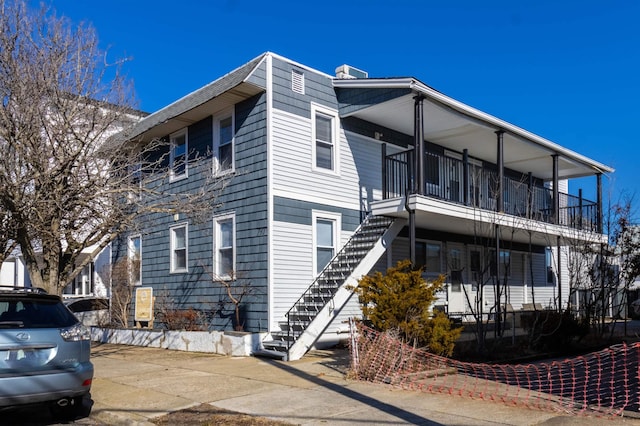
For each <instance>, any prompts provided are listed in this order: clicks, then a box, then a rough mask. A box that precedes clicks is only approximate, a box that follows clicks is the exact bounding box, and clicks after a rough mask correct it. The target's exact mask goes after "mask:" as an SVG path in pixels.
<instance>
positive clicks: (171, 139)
mask: <svg viewBox="0 0 640 426" xmlns="http://www.w3.org/2000/svg"><path fill="white" fill-rule="evenodd" d="M180 136H184V173H183V174H181V175H175V174H174V172H173V169H174V167H173V166H174V165H173V162H174V161H175V154H174V152H173V148H174V140H175V139H176V138H177V137H180ZM188 177H189V130H188V127H184V128H182V129H180V130H178V131H177V132H173V133H172V134H171V135H170V136H169V182H174V181H177V180H182V179H186V178H188Z"/></svg>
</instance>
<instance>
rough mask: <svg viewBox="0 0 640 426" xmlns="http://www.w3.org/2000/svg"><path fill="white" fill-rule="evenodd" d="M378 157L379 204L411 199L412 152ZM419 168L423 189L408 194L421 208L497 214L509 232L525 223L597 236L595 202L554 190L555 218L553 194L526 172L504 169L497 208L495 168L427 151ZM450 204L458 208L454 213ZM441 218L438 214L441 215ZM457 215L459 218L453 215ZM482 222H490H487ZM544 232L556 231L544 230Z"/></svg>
mask: <svg viewBox="0 0 640 426" xmlns="http://www.w3.org/2000/svg"><path fill="white" fill-rule="evenodd" d="M383 156H384V164H383V200H393V199H395V200H408V198H407V197H408V196H410V195H411V192H412V191H411V190H410V188H412V187H413V182H414V174H413V171H412V170H413V168H414V158H413V157H414V151H413V150H407V151H402V152H398V153H394V154H389V155H387V154H386V148H383ZM423 164H424V167H425V187H424V188H423V189H422V191H418V190H416V191H413V192H414V193H415V194H413V195H414V196H418V197H421V198H422V201H421V203H422V204H424V203H425V202H429V203H430V204H431V205H438V204H439V205H440V206H448V207H445V208H441V211H445V212H454V211H456V210H457V211H458V212H460V211H461V210H460V208H462V211H465V210H466V211H467V213H468V211H469V210H473V211H476V212H479V213H482V212H484V213H485V214H484V215H482V214H476V217H478V218H480V217H484V218H485V219H487V218H488V217H489V216H490V215H491V214H493V215H494V217H496V215H499V216H500V217H501V218H503V219H502V223H507V222H508V223H511V224H512V226H513V227H514V228H516V227H521V228H523V227H525V226H523V224H525V223H529V228H531V229H534V227H532V226H531V223H535V222H538V223H539V225H540V226H538V227H537V228H538V229H540V228H544V229H545V231H544V232H543V233H551V234H557V233H558V231H557V229H558V226H559V227H564V228H566V230H576V231H580V232H581V233H587V234H588V233H598V232H599V229H600V220H599V209H598V205H597V203H596V202H594V201H589V200H586V199H584V198H582V196H581V194H580V195H578V196H574V195H569V194H565V193H562V192H558V193H557V197H558V203H557V206H558V214H557V215H556V214H555V206H556V203H554V191H553V190H552V189H550V188H547V187H546V186H545V185H544V182H542V180H540V179H537V178H535V177H533V176H532V175H531V174H527V175H525V174H520V175H518V173H516V172H513V171H510V172H509V173H508V176H507V173H505V176H504V177H503V184H502V192H503V196H502V200H501V201H502V206H497V205H496V204H497V202H498V198H499V197H497V195H498V191H499V189H498V188H499V185H498V181H499V175H498V173H497V172H496V169H497V167H495V165H487V164H486V163H482V162H481V161H477V160H474V159H472V158H467V160H466V161H465V160H463V159H458V158H452V157H450V156H445V155H437V154H433V153H426V154H425V158H424V161H423ZM492 168H493V169H492ZM426 200H430V201H426ZM421 203H418V204H421ZM456 205H457V206H459V207H460V208H458V209H456V207H455V206H456ZM380 206H386V207H388V206H389V204H388V203H385V202H384V201H383V202H381V204H380ZM405 209H406V206H405ZM387 213H388V212H387ZM447 214H448V213H444V214H443V215H444V216H447ZM455 216H456V214H455V213H452V214H451V217H450V218H449V219H446V220H447V221H448V222H450V223H451V221H452V220H453V222H455ZM457 216H458V217H460V215H459V214H458V215H457ZM505 216H511V217H512V220H511V221H508V220H505V219H504V217H505ZM517 219H521V220H519V221H518V220H517ZM488 220H489V221H491V219H488ZM429 222H430V224H431V225H434V224H435V220H434V216H433V215H432V216H431V219H430V220H429ZM496 222H497V221H496ZM516 223H518V224H520V225H518V224H516ZM542 224H548V225H553V226H552V227H549V226H543V225H542ZM426 226H429V225H426ZM436 226H437V225H436ZM432 227H433V226H432ZM453 228H455V226H453ZM550 228H554V229H556V231H549V229H550ZM443 230H444V229H443ZM566 230H565V231H566ZM540 232H542V231H540V230H538V233H540ZM564 234H567V232H564ZM547 239H548V238H547Z"/></svg>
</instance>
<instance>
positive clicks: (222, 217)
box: [212, 212, 237, 279]
mask: <svg viewBox="0 0 640 426" xmlns="http://www.w3.org/2000/svg"><path fill="white" fill-rule="evenodd" d="M228 220H231V226H232V235H231V239H232V241H231V249H232V250H233V258H232V260H231V271H232V272H235V271H236V253H237V245H236V214H235V212H228V213H224V214H219V215H216V216H214V217H213V241H212V247H213V253H212V254H213V273H214V274H215V276H216V277H217V278H222V279H230V278H231V276H230V275H229V274H224V273H221V272H220V270H219V269H218V267H219V263H220V259H219V257H218V251H219V245H218V243H219V241H220V240H221V236H220V222H226V221H228Z"/></svg>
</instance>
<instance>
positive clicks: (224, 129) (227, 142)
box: [213, 113, 234, 172]
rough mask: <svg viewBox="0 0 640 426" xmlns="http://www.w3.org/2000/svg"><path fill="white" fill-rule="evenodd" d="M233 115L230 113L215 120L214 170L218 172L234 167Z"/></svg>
mask: <svg viewBox="0 0 640 426" xmlns="http://www.w3.org/2000/svg"><path fill="white" fill-rule="evenodd" d="M233 125H234V124H233V115H232V114H231V113H228V114H226V115H223V116H222V117H221V118H219V119H217V120H215V121H214V126H215V128H214V139H213V152H214V170H215V171H216V172H221V171H229V170H233V169H234V161H233V160H234V158H233V140H234V127H233Z"/></svg>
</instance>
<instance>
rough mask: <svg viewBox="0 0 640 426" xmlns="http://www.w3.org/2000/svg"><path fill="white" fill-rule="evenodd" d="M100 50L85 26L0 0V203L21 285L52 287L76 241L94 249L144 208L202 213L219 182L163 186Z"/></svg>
mask: <svg viewBox="0 0 640 426" xmlns="http://www.w3.org/2000/svg"><path fill="white" fill-rule="evenodd" d="M103 58H104V53H103V52H101V51H100V50H99V48H98V40H97V37H96V33H95V31H94V30H93V29H92V28H91V27H89V26H87V25H84V24H80V25H78V26H75V27H74V26H72V24H71V23H70V22H69V21H68V20H67V19H65V18H61V17H57V16H56V15H55V13H53V12H52V11H50V10H48V9H46V8H44V7H42V8H41V9H40V10H39V11H35V12H34V11H32V10H30V9H28V8H27V6H26V4H25V3H24V2H22V1H20V0H16V1H11V0H0V100H1V103H0V148H1V150H2V157H1V158H0V207H3V208H4V210H5V211H6V212H8V218H9V221H10V222H11V229H14V230H15V233H14V234H15V241H16V242H17V243H18V244H19V246H20V250H21V253H22V256H23V258H24V261H25V263H26V268H27V270H28V272H29V276H30V278H31V282H32V284H33V285H34V286H39V287H43V288H45V289H46V290H47V291H49V292H51V293H58V294H59V293H61V292H62V289H63V288H64V287H65V286H66V285H67V283H69V282H70V281H71V280H72V279H73V278H74V277H75V276H77V275H78V274H79V273H80V272H81V270H82V268H83V267H84V266H85V265H86V264H88V263H89V262H90V261H91V258H90V257H86V256H80V253H81V252H83V250H87V249H91V250H92V251H94V252H97V251H99V250H100V249H101V248H103V247H105V246H106V245H108V244H109V243H110V241H112V240H113V239H114V238H115V237H116V236H117V235H118V234H120V233H121V232H123V231H124V230H127V229H132V228H135V226H136V224H137V221H138V220H139V218H140V216H141V215H142V216H143V217H144V215H145V214H147V213H160V212H164V213H173V212H177V211H180V212H183V213H189V212H190V211H193V212H196V211H200V209H203V210H202V211H205V210H206V211H208V212H210V211H211V209H212V208H213V207H214V206H213V205H212V200H211V199H212V198H213V197H214V195H215V194H217V191H216V189H219V188H220V182H219V181H215V180H214V179H210V180H208V181H207V182H203V183H202V185H201V186H200V187H199V188H198V189H197V190H195V192H185V193H179V194H174V193H168V192H167V191H166V189H165V188H166V186H165V185H163V183H164V182H165V181H166V180H167V179H168V176H169V171H168V168H167V167H166V164H165V163H166V161H165V157H166V151H167V149H166V146H165V145H166V143H165V142H163V141H161V140H156V141H153V142H151V143H147V144H145V145H142V144H134V143H132V142H130V141H128V137H127V135H126V129H127V128H128V127H129V126H130V125H131V124H132V123H134V122H135V121H137V120H138V119H139V118H140V116H141V113H139V112H137V111H136V110H134V109H132V106H133V99H134V96H133V91H132V87H131V85H130V84H129V82H128V81H127V80H126V79H125V78H123V77H122V75H121V73H120V70H119V69H118V66H119V65H117V66H115V67H113V66H109V65H107V64H106V63H105V61H104V59H103ZM114 135H117V136H116V137H114ZM189 155H191V154H190V153H189ZM197 157H198V156H197V155H191V156H190V157H189V158H187V159H186V160H185V161H193V162H198V161H199V160H200V158H197ZM206 164H207V163H206V162H201V166H202V167H205V166H206ZM208 166H209V167H210V164H209V165H208ZM190 167H191V166H190ZM163 170H164V172H163ZM210 175H211V173H209V176H210ZM194 214H195V213H194Z"/></svg>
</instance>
